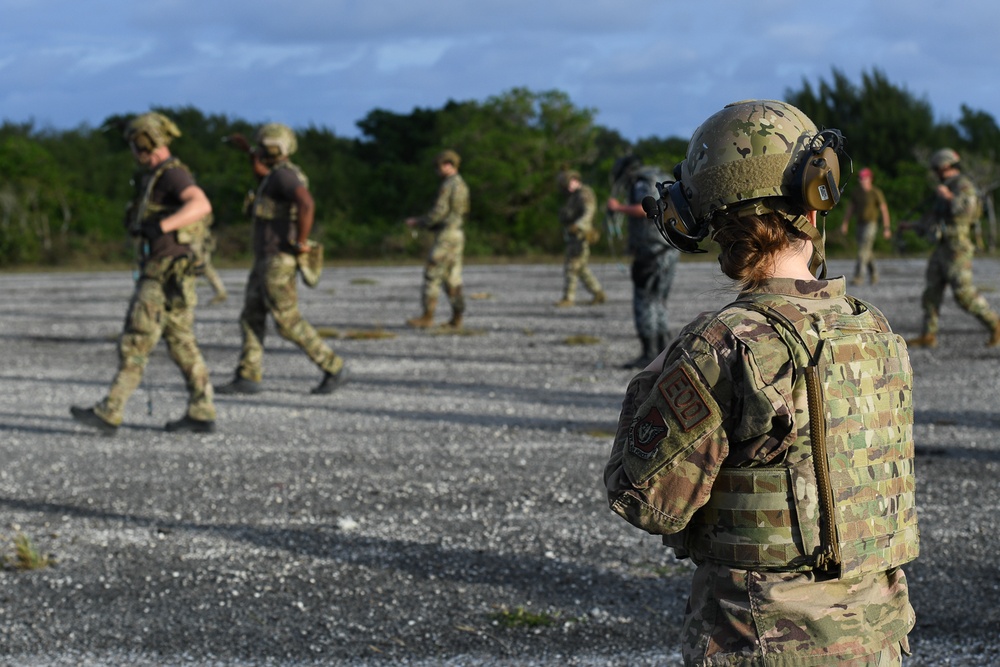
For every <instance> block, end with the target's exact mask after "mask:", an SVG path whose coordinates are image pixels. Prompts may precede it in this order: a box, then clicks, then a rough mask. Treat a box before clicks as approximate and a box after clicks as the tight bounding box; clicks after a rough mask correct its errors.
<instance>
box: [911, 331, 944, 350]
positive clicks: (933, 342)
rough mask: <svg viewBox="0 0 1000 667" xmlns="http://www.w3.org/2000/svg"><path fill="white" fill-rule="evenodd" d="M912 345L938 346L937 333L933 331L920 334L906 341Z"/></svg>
mask: <svg viewBox="0 0 1000 667" xmlns="http://www.w3.org/2000/svg"><path fill="white" fill-rule="evenodd" d="M906 344H907V345H908V346H910V347H937V335H936V334H931V333H925V334H920V335H919V336H917V337H916V338H910V339H909V340H907V341H906Z"/></svg>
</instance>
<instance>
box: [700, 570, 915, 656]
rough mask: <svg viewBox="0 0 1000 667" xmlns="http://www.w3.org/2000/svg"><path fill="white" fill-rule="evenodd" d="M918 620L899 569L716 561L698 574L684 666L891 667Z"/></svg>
mask: <svg viewBox="0 0 1000 667" xmlns="http://www.w3.org/2000/svg"><path fill="white" fill-rule="evenodd" d="M915 620H916V616H915V614H914V611H913V607H912V606H911V605H910V602H909V592H908V587H907V583H906V577H905V575H904V574H903V571H902V570H901V569H899V568H893V569H891V570H888V571H885V572H878V573H873V574H868V575H863V576H860V577H856V578H852V579H837V578H836V577H835V576H829V575H818V574H816V573H812V572H761V571H753V570H741V569H735V568H729V567H726V566H724V565H719V564H714V563H711V562H706V563H703V564H702V565H699V566H698V569H697V570H696V571H695V573H694V579H693V581H692V586H691V594H690V597H689V599H688V604H687V610H686V613H685V619H684V627H683V630H682V635H681V636H682V639H681V642H682V646H681V650H682V654H683V657H684V664H685V665H727V666H732V667H760V666H762V665H768V666H772V667H802V666H804V665H839V666H841V667H890V666H893V665H899V664H901V661H902V655H903V654H904V653H906V654H908V653H909V642H908V640H907V634H908V633H909V632H910V630H911V629H912V628H913V625H914V623H915Z"/></svg>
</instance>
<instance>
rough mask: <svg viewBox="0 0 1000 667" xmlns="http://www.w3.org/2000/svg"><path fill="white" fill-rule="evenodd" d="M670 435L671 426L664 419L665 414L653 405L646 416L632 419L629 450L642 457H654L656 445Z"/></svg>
mask: <svg viewBox="0 0 1000 667" xmlns="http://www.w3.org/2000/svg"><path fill="white" fill-rule="evenodd" d="M668 435H670V426H669V425H667V423H666V422H665V421H663V415H661V414H660V411H659V410H658V409H657V408H656V406H655V405H654V406H652V407H651V408H650V409H649V412H647V413H646V416H645V417H643V418H641V419H634V420H632V425H631V426H629V428H628V449H629V452H630V453H632V454H633V455H635V456H638V457H639V458H641V459H649V458H652V456H653V452H654V451H656V445H657V444H658V443H659V442H660V440H663V439H664V438H665V437H667V436H668Z"/></svg>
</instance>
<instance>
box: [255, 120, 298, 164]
mask: <svg viewBox="0 0 1000 667" xmlns="http://www.w3.org/2000/svg"><path fill="white" fill-rule="evenodd" d="M254 141H255V142H256V143H257V149H258V150H259V151H260V152H261V153H262V154H263V156H264V157H268V158H279V157H288V156H289V155H291V154H293V153H294V152H295V151H297V150H298V149H299V142H298V140H297V139H296V138H295V132H293V131H292V128H290V127H288V126H287V125H282V124H281V123H266V124H264V125H261V126H260V128H259V129H258V130H257V135H256V136H255V137H254Z"/></svg>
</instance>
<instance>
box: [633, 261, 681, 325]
mask: <svg viewBox="0 0 1000 667" xmlns="http://www.w3.org/2000/svg"><path fill="white" fill-rule="evenodd" d="M679 256H680V253H679V252H678V251H676V250H673V249H670V250H667V251H665V252H662V253H660V254H658V255H642V256H637V257H636V258H635V260H634V261H633V262H632V287H633V289H632V314H633V316H634V318H635V330H636V333H638V334H639V337H640V338H648V339H651V340H659V339H660V338H664V339H665V338H666V337H667V297H668V296H669V295H670V287H671V285H673V282H674V274H675V273H676V272H677V260H678V258H679Z"/></svg>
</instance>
